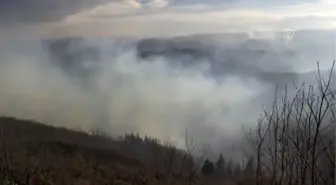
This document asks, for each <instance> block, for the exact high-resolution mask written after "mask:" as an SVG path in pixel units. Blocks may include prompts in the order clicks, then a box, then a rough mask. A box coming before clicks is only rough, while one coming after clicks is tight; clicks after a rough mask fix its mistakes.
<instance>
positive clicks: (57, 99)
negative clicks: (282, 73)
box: [0, 41, 267, 145]
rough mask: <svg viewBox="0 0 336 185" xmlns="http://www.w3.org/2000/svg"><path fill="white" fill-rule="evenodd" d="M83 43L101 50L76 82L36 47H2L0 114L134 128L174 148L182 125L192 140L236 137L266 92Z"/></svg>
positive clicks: (116, 130) (234, 79)
mask: <svg viewBox="0 0 336 185" xmlns="http://www.w3.org/2000/svg"><path fill="white" fill-rule="evenodd" d="M85 43H87V44H91V45H92V44H93V45H95V46H96V47H97V48H100V51H101V56H100V57H101V58H102V62H101V63H99V62H95V61H88V62H91V65H87V67H90V68H95V69H96V72H95V73H94V75H91V76H89V77H85V78H84V77H83V78H81V79H78V78H74V77H71V75H69V74H67V73H65V72H64V71H62V70H61V69H60V68H59V67H58V66H56V65H55V64H54V63H52V62H51V58H50V57H49V56H48V55H46V53H47V52H46V51H45V50H44V48H41V47H40V46H39V44H36V45H33V44H31V43H30V44H29V45H28V47H29V48H34V50H31V51H30V50H27V48H26V47H23V49H22V50H21V49H18V47H17V46H15V47H12V48H10V51H8V52H4V53H6V54H5V57H3V58H1V62H0V87H1V88H0V113H1V114H2V115H6V116H14V117H18V118H22V119H33V120H37V121H40V122H43V123H46V124H51V125H55V126H63V127H68V128H80V129H82V130H86V131H90V130H94V129H101V130H103V131H104V132H106V133H108V134H111V135H115V136H116V135H121V134H124V133H125V132H139V133H140V134H141V135H145V134H147V135H150V136H153V137H158V138H161V139H166V140H168V139H169V140H171V141H173V142H175V143H176V144H177V145H182V143H183V141H184V140H183V137H184V131H185V129H188V130H189V132H190V133H191V134H192V135H194V136H196V135H197V140H198V141H199V142H208V143H210V142H215V139H219V138H218V137H217V136H218V135H220V136H221V137H220V138H228V139H229V138H234V137H236V136H237V134H238V133H239V132H240V131H241V124H240V123H244V122H245V123H254V120H255V118H256V116H257V115H258V113H259V111H257V110H259V109H258V107H255V105H252V104H250V102H251V100H253V99H254V98H256V97H257V96H258V95H259V93H261V92H264V91H265V90H266V89H267V85H265V84H261V82H258V81H256V80H253V79H251V80H248V81H246V80H242V79H241V78H240V77H239V76H229V77H227V78H225V79H222V80H220V81H218V80H215V79H214V78H212V77H209V76H207V75H206V72H207V69H208V67H207V66H196V67H192V68H188V69H182V68H176V67H172V66H171V65H168V63H167V61H165V60H164V59H162V58H157V59H155V61H151V62H148V61H141V60H140V59H138V58H137V57H136V55H135V53H134V51H135V50H134V49H128V50H124V51H120V52H119V53H117V54H113V55H112V54H110V53H109V52H108V50H107V51H105V50H106V48H107V46H106V45H104V44H102V43H101V44H99V43H100V42H94V41H84V43H83V44H85ZM21 47H22V45H21ZM76 47H81V46H80V45H79V46H76ZM108 47H110V48H112V50H116V48H117V47H118V46H116V45H109V46H108ZM37 48H38V49H37ZM119 49H120V48H119ZM211 136H214V137H211Z"/></svg>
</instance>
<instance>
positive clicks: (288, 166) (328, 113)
mask: <svg viewBox="0 0 336 185" xmlns="http://www.w3.org/2000/svg"><path fill="white" fill-rule="evenodd" d="M334 64H335V62H333V65H332V69H331V71H330V73H329V76H328V78H327V79H326V80H325V79H324V77H323V76H322V74H321V71H320V69H319V67H318V75H317V82H318V85H317V87H314V86H312V85H306V84H302V85H300V86H298V85H296V86H295V87H296V93H295V95H294V96H293V97H291V95H289V93H288V89H287V87H286V89H285V91H284V94H283V95H282V96H280V97H279V96H278V94H277V93H276V95H275V98H274V102H273V105H272V107H271V109H270V110H265V111H264V113H263V115H262V116H261V118H260V120H259V122H258V126H257V128H256V129H255V130H251V131H250V133H248V134H247V136H248V137H247V139H248V141H249V144H250V145H251V147H252V148H253V149H254V156H255V158H256V172H255V181H256V184H257V185H261V184H271V185H284V184H288V185H292V184H293V185H297V184H299V185H306V184H312V185H320V184H321V185H322V184H323V185H328V184H330V185H331V184H334V178H335V160H334V157H335V135H334V134H335V124H336V122H335V120H336V119H335V106H336V98H335V97H336V90H335V86H333V85H334V84H333V83H336V82H335V79H333V69H334Z"/></svg>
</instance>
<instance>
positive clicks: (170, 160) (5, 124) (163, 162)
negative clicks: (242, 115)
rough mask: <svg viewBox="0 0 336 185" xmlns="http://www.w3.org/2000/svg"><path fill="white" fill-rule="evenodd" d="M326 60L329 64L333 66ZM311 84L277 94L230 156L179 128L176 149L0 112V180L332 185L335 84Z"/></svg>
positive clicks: (22, 184)
mask: <svg viewBox="0 0 336 185" xmlns="http://www.w3.org/2000/svg"><path fill="white" fill-rule="evenodd" d="M334 64H335V62H334V63H333V66H332V68H334ZM316 79H317V82H318V83H317V84H318V85H317V86H311V85H309V84H301V85H298V84H294V86H295V87H296V93H295V94H294V95H293V94H291V93H288V91H287V88H286V90H285V91H284V92H277V93H276V94H275V98H274V101H273V104H272V106H271V107H270V108H265V110H264V112H263V113H262V116H261V117H260V119H259V120H258V124H257V128H253V129H250V130H249V131H248V132H246V140H247V143H248V145H247V146H244V151H245V153H246V158H245V159H242V161H241V162H234V161H232V160H230V159H226V158H225V157H223V155H222V154H218V158H217V159H216V160H215V161H211V160H210V159H207V156H205V154H204V153H205V152H204V150H205V147H204V146H203V145H200V144H198V143H195V142H194V141H193V139H192V138H191V137H190V136H189V135H188V132H187V131H186V133H185V147H184V149H183V150H182V149H179V148H176V147H175V146H174V145H173V144H172V143H171V142H166V141H161V140H158V139H155V138H151V137H147V136H145V137H140V136H139V135H138V134H132V133H131V134H125V135H124V136H122V137H119V138H110V137H108V136H106V135H104V134H103V133H101V132H92V133H85V132H80V131H73V130H67V129H64V128H56V127H51V126H46V125H43V124H40V123H36V122H33V121H27V120H19V119H15V118H8V117H2V118H0V183H1V184H17V185H39V184H62V185H67V184H69V185H70V184H78V185H79V184H80V185H86V184H97V185H102V184H113V185H114V184H116V185H118V184H120V185H131V184H132V185H136V184H137V185H151V184H153V185H154V184H162V185H165V184H167V185H168V184H169V185H170V184H181V185H182V184H183V185H184V184H188V185H192V184H210V185H211V184H214V185H217V184H218V185H219V184H223V185H226V184H228V185H230V184H233V185H234V184H237V185H239V184H240V185H254V184H255V185H308V184H309V185H332V184H334V183H335V124H336V89H335V74H333V69H332V70H331V71H330V73H329V75H328V76H326V77H325V76H323V75H322V74H321V73H320V70H318V73H317V75H316Z"/></svg>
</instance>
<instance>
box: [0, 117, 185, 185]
mask: <svg viewBox="0 0 336 185" xmlns="http://www.w3.org/2000/svg"><path fill="white" fill-rule="evenodd" d="M0 126H1V137H0V138H1V139H0V141H1V147H0V149H1V150H0V152H1V153H0V156H1V157H0V170H1V173H0V174H1V175H0V181H1V182H2V183H6V182H8V183H9V184H34V185H38V184H63V185H66V184H81V185H82V184H83V185H85V184H97V185H101V184H124V185H128V184H164V183H165V179H164V178H163V177H161V176H158V174H157V173H156V172H157V171H156V170H155V171H154V169H151V168H149V165H146V164H145V163H144V162H142V161H140V160H137V159H135V158H134V157H129V156H128V155H126V154H125V153H123V151H122V150H121V148H120V146H124V145H125V144H126V139H125V140H123V141H121V140H112V139H109V138H107V137H103V136H98V135H89V134H85V133H81V132H76V131H70V130H66V129H63V128H54V127H50V126H45V125H42V124H39V123H35V122H32V121H25V120H18V119H14V118H0ZM138 146H140V145H138ZM134 155H135V156H136V155H137V154H136V153H134ZM154 172H155V173H154ZM175 180H176V182H175V183H174V184H178V181H179V180H177V178H176V179H175ZM180 181H182V180H180Z"/></svg>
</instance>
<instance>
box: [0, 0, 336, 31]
mask: <svg viewBox="0 0 336 185" xmlns="http://www.w3.org/2000/svg"><path fill="white" fill-rule="evenodd" d="M335 9H336V1H335V0H295V1H294V0H281V1H280V0H270V1H264V0H206V1H205V0H58V1H54V0H4V1H2V2H1V6H0V22H1V23H2V24H1V25H6V26H2V27H5V28H6V30H7V31H8V32H10V33H13V32H14V31H15V32H22V31H27V30H29V31H30V32H31V33H38V34H40V35H47V36H70V35H75V36H76V35H95V36H96V35H98V36H100V35H119V36H135V37H136V36H139V37H141V36H143V37H145V36H149V35H151V36H153V35H154V36H155V35H160V36H165V35H167V36H170V35H183V34H190V33H209V32H231V31H233V32H236V31H264V30H271V31H273V30H283V29H286V28H291V29H306V28H323V29H326V28H335V27H336V12H335V11H333V10H335Z"/></svg>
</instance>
